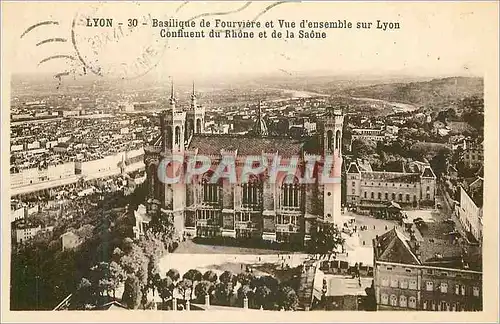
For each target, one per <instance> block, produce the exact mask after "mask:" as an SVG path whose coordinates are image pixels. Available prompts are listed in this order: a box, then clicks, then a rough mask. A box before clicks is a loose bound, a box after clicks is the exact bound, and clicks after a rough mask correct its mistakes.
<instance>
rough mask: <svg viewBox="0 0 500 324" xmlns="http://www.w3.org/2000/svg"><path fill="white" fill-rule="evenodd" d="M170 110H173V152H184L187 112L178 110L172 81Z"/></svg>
mask: <svg viewBox="0 0 500 324" xmlns="http://www.w3.org/2000/svg"><path fill="white" fill-rule="evenodd" d="M169 103H170V109H171V110H172V112H171V114H172V151H173V152H184V147H185V127H186V112H185V111H182V110H181V109H177V107H176V105H175V104H176V100H175V93H174V82H173V81H172V86H171V90H170V99H169Z"/></svg>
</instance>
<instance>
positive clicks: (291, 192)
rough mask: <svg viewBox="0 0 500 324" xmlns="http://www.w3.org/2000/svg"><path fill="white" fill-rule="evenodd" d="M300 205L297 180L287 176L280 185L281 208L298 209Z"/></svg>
mask: <svg viewBox="0 0 500 324" xmlns="http://www.w3.org/2000/svg"><path fill="white" fill-rule="evenodd" d="M300 203H301V196H300V184H299V179H297V177H295V176H293V175H289V176H287V177H285V178H284V179H283V182H282V184H281V206H282V207H284V208H286V209H299V208H300Z"/></svg>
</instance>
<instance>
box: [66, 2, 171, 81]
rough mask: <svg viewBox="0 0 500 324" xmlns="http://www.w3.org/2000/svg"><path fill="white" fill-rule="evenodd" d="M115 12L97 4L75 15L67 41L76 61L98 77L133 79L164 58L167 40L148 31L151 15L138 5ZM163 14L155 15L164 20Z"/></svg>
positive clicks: (106, 6) (131, 4)
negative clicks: (70, 42)
mask: <svg viewBox="0 0 500 324" xmlns="http://www.w3.org/2000/svg"><path fill="white" fill-rule="evenodd" d="M127 5H128V6H129V7H128V8H127V9H126V10H123V11H116V10H113V8H116V7H114V6H112V3H98V4H95V5H93V6H90V7H87V8H85V9H84V10H81V11H79V12H77V14H76V15H75V17H74V19H73V22H72V26H71V41H72V44H73V46H74V49H75V51H76V56H77V58H78V60H79V61H80V62H81V63H82V64H83V66H84V67H85V69H86V70H87V71H88V72H91V73H93V74H95V75H98V76H107V77H115V78H120V79H135V78H138V77H141V76H143V75H145V74H147V73H148V72H149V71H151V70H152V69H153V68H155V67H156V66H157V65H158V64H159V62H160V61H161V60H162V58H164V54H165V52H166V49H167V44H168V42H167V39H165V38H161V37H159V35H158V33H157V31H156V30H155V29H154V28H151V21H152V18H153V17H152V14H151V13H150V12H147V11H146V10H144V9H143V8H141V6H140V4H139V3H128V4H127ZM166 11H167V8H165V12H161V13H159V14H160V15H161V16H166V14H167V12H166Z"/></svg>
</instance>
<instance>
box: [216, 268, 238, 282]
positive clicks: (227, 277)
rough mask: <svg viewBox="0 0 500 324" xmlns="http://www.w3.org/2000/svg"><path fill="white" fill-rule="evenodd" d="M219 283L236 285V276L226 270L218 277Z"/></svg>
mask: <svg viewBox="0 0 500 324" xmlns="http://www.w3.org/2000/svg"><path fill="white" fill-rule="evenodd" d="M219 281H220V282H222V283H229V282H230V283H232V284H235V283H236V276H235V275H234V273H232V272H231V271H229V270H226V271H224V272H223V273H222V274H221V275H220V277H219Z"/></svg>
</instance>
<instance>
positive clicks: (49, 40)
mask: <svg viewBox="0 0 500 324" xmlns="http://www.w3.org/2000/svg"><path fill="white" fill-rule="evenodd" d="M52 42H62V43H65V42H67V40H66V38H58V37H56V38H49V39H46V40H43V41H41V42H39V43H37V44H36V46H40V45H43V44H47V43H52Z"/></svg>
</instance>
